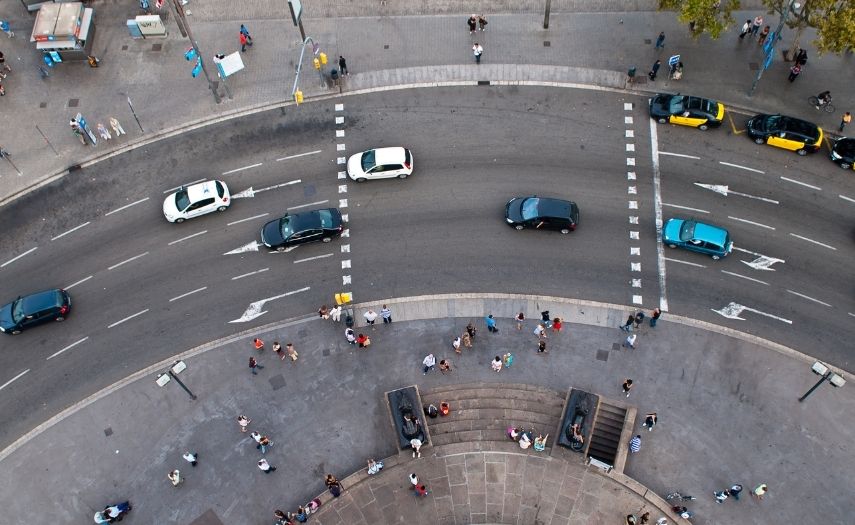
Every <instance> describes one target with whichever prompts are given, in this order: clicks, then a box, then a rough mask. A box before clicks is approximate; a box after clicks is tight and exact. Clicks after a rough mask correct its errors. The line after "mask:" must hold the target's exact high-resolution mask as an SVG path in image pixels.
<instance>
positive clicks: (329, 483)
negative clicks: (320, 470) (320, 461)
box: [324, 474, 341, 488]
mask: <svg viewBox="0 0 855 525" xmlns="http://www.w3.org/2000/svg"><path fill="white" fill-rule="evenodd" d="M324 485H326V487H327V488H330V487H334V486H336V485H338V486H339V487H340V486H341V483H340V482H339V481H338V478H336V477H335V476H334V475H332V474H327V477H326V478H325V479H324Z"/></svg>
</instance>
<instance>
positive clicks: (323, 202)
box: [285, 199, 330, 211]
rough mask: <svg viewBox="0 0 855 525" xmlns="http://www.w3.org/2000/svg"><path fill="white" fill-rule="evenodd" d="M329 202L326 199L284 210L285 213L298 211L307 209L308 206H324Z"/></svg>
mask: <svg viewBox="0 0 855 525" xmlns="http://www.w3.org/2000/svg"><path fill="white" fill-rule="evenodd" d="M329 201H330V200H329V199H327V200H325V201H317V202H310V203H308V204H300V205H299V206H291V207H290V208H285V211H291V210H299V209H300V208H308V207H309V206H319V205H321V204H326V203H328V202H329Z"/></svg>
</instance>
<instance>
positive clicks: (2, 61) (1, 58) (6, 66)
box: [0, 52, 12, 78]
mask: <svg viewBox="0 0 855 525" xmlns="http://www.w3.org/2000/svg"><path fill="white" fill-rule="evenodd" d="M0 66H2V67H3V72H2V74H0V76H2V77H3V78H6V73H11V72H12V68H11V67H9V64H7V63H6V56H5V55H4V54H3V53H2V52H0Z"/></svg>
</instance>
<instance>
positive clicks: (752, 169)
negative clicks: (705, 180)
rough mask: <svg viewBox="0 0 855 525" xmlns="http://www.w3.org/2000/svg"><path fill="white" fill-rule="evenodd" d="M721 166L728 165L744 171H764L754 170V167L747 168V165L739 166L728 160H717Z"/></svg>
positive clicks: (761, 171) (760, 171)
mask: <svg viewBox="0 0 855 525" xmlns="http://www.w3.org/2000/svg"><path fill="white" fill-rule="evenodd" d="M718 163H719V164H721V165H722V166H730V167H731V168H738V169H741V170H745V171H753V172H754V173H766V172H765V171H763V170H755V169H754V168H749V167H748V166H740V165H739V164H731V163H730V162H723V161H718Z"/></svg>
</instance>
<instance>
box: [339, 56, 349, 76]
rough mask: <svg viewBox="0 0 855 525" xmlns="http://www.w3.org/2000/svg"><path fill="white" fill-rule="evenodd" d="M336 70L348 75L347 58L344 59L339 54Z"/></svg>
mask: <svg viewBox="0 0 855 525" xmlns="http://www.w3.org/2000/svg"><path fill="white" fill-rule="evenodd" d="M338 70H339V72H341V74H342V75H349V74H350V73H348V72H347V60H345V59H344V57H343V56H341V55H339V57H338Z"/></svg>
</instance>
